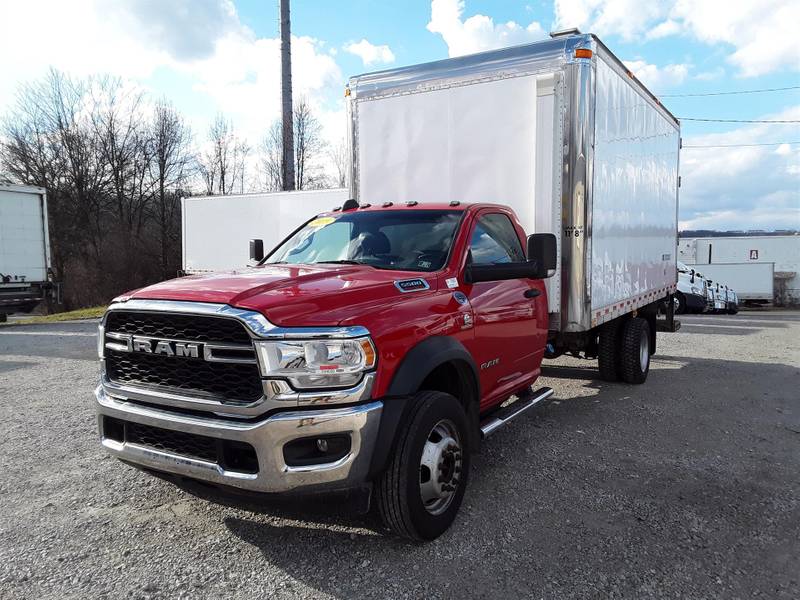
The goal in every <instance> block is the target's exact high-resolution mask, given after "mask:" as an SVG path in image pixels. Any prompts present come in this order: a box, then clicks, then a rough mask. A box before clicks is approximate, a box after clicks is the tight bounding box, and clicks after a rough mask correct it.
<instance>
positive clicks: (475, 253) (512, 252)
mask: <svg viewBox="0 0 800 600" xmlns="http://www.w3.org/2000/svg"><path fill="white" fill-rule="evenodd" d="M469 250H470V256H471V259H472V263H473V264H476V265H498V264H502V263H510V262H524V261H525V253H524V252H523V251H522V245H521V244H520V243H519V238H518V237H517V230H516V229H514V225H513V224H512V223H511V219H509V218H508V217H507V216H506V215H503V214H500V213H494V214H489V215H483V216H481V217H479V218H478V222H477V223H476V224H475V229H474V230H473V232H472V240H471V241H470V244H469Z"/></svg>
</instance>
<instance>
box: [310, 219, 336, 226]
mask: <svg viewBox="0 0 800 600" xmlns="http://www.w3.org/2000/svg"><path fill="white" fill-rule="evenodd" d="M335 220H336V219H334V218H333V217H319V218H318V219H314V220H313V221H309V223H308V225H306V227H325V225H330V224H331V223H333V222H334V221H335Z"/></svg>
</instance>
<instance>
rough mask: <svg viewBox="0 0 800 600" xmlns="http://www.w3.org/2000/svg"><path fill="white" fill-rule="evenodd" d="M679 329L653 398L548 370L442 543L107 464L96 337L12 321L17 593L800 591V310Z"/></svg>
mask: <svg viewBox="0 0 800 600" xmlns="http://www.w3.org/2000/svg"><path fill="white" fill-rule="evenodd" d="M682 321H683V323H684V327H683V329H682V330H681V332H680V333H678V334H670V335H667V334H665V335H660V336H659V348H658V350H659V352H658V355H657V356H656V357H654V360H653V365H652V370H651V372H650V377H649V380H648V381H647V383H646V384H645V385H643V386H627V385H622V384H608V383H602V382H599V381H598V380H596V379H594V377H595V370H594V368H593V367H594V363H589V362H584V361H579V360H576V359H571V358H564V359H560V360H558V361H552V362H549V363H547V364H548V366H547V367H546V369H545V373H544V375H545V376H544V377H543V378H542V384H543V385H549V386H552V387H553V388H555V390H556V393H555V400H554V401H553V402H551V403H549V404H548V405H546V406H545V407H542V408H541V409H536V412H535V413H534V414H530V415H528V414H526V415H525V416H523V417H521V418H520V419H518V420H516V421H514V422H513V424H511V425H510V426H509V427H507V428H506V429H505V430H503V431H501V432H498V433H497V434H496V435H495V436H493V437H492V438H491V439H490V440H489V441H487V442H486V443H485V444H484V445H483V447H482V448H481V450H480V452H479V453H478V454H477V455H476V456H475V458H474V461H473V464H474V471H473V476H472V481H471V484H470V488H469V490H468V491H467V495H466V498H465V501H464V505H463V507H462V510H461V514H460V515H459V517H458V519H457V521H456V523H455V525H454V526H453V528H452V529H451V530H450V531H449V532H447V533H446V534H445V535H443V536H442V537H441V538H439V539H438V540H436V541H435V542H432V543H429V544H426V545H414V544H409V543H406V542H404V541H402V540H399V539H396V538H393V537H389V536H387V535H384V534H383V533H381V531H380V528H379V527H378V525H377V523H376V522H375V521H374V520H373V519H372V518H370V517H360V516H357V515H355V514H349V513H347V512H346V511H345V510H344V509H343V508H342V507H341V506H337V505H335V504H333V503H318V504H316V505H314V506H308V505H306V506H296V505H291V506H290V505H269V506H263V505H262V506H254V505H245V506H235V505H231V504H230V503H227V502H224V501H221V500H217V501H209V500H207V499H205V498H204V497H202V495H201V496H198V495H197V493H196V491H194V492H193V491H187V490H185V489H182V488H179V487H177V486H175V485H173V484H171V483H168V482H166V481H163V480H161V479H158V478H154V477H152V476H149V475H147V474H145V473H143V472H141V471H138V470H136V469H134V468H132V467H129V466H126V465H124V464H122V463H119V462H117V461H115V460H113V459H111V458H108V457H106V456H105V455H104V454H103V452H102V451H101V449H100V446H99V444H98V442H97V439H96V425H95V418H94V412H93V407H92V397H91V393H92V388H93V387H94V385H95V380H96V378H97V370H98V367H97V364H96V361H95V360H94V352H95V350H94V345H95V341H94V337H93V328H94V325H93V324H90V323H89V324H87V323H66V324H58V325H41V326H24V327H21V326H9V327H3V328H0V397H2V399H3V402H2V404H0V411H2V413H1V414H2V418H1V419H0V507H1V510H0V597H2V598H32V599H33V598H36V599H38V598H94V597H100V598H104V597H108V598H122V597H125V598H195V597H226V598H248V599H249V598H254V597H281V598H282V597H286V598H289V597H291V598H295V597H300V598H312V597H313V598H351V597H360V598H365V597H381V598H467V597H468V598H488V597H493V598H494V597H522V596H524V597H535V598H570V597H576V598H586V597H596V598H611V597H633V598H649V597H653V598H656V597H657V598H664V597H690V598H726V599H728V598H745V597H746V598H753V597H758V598H798V597H800V501H799V500H798V491H800V391H799V390H800V342H799V341H798V340H800V313H797V312H774V311H770V312H742V313H740V314H739V315H737V316H733V317H727V316H697V317H685V318H683V319H682ZM343 512H344V514H342V513H343Z"/></svg>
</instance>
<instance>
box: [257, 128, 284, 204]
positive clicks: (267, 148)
mask: <svg viewBox="0 0 800 600" xmlns="http://www.w3.org/2000/svg"><path fill="white" fill-rule="evenodd" d="M261 168H262V171H263V173H264V187H265V189H267V190H268V191H270V192H277V191H279V190H282V189H283V127H281V122H280V121H278V120H275V121H274V122H273V123H272V125H271V126H270V128H269V130H267V134H266V136H264V139H263V141H262V142H261Z"/></svg>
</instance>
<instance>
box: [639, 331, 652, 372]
mask: <svg viewBox="0 0 800 600" xmlns="http://www.w3.org/2000/svg"><path fill="white" fill-rule="evenodd" d="M649 360H650V339H649V338H648V335H647V332H646V331H643V332H642V337H641V339H640V340H639V366H640V367H641V369H642V373H644V372H645V371H646V370H647V362H648V361H649Z"/></svg>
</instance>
